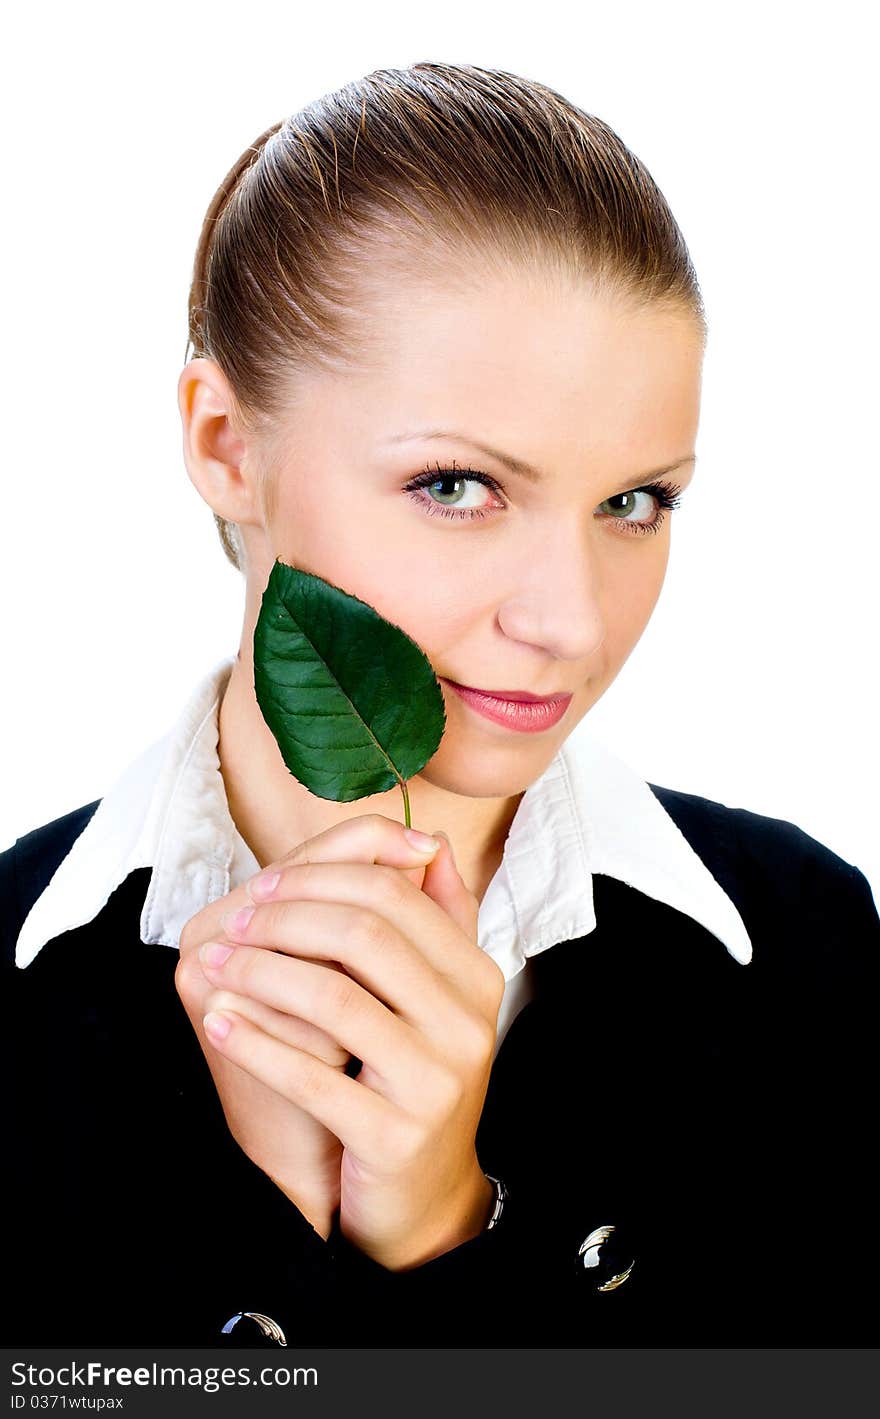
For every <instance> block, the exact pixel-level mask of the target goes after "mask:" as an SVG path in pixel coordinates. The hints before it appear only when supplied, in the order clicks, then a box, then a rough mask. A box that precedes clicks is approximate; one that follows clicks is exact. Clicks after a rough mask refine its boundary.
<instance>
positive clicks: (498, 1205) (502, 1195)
mask: <svg viewBox="0 0 880 1419" xmlns="http://www.w3.org/2000/svg"><path fill="white" fill-rule="evenodd" d="M486 1177H487V1178H488V1179H489V1181H490V1183H494V1184H495V1207H494V1209H493V1212H492V1216H491V1217H490V1218H489V1221H488V1223H487V1225H486V1231H487V1232H491V1230H492V1228H493V1227H495V1226H497V1225H498V1221H499V1219H500V1217H501V1213H502V1212H503V1210H504V1203H505V1200H506V1198H507V1188H506V1187H505V1185H504V1183H503V1182H502V1181H501V1179H500V1178H493V1176H492V1174H491V1173H486Z"/></svg>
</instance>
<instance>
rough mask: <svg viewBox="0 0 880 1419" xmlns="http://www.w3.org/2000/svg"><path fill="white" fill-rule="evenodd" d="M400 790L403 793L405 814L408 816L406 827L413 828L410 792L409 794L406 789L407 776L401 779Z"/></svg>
mask: <svg viewBox="0 0 880 1419" xmlns="http://www.w3.org/2000/svg"><path fill="white" fill-rule="evenodd" d="M400 791H401V793H402V794H403V811H404V815H405V817H406V827H408V828H411V827H412V818H411V817H410V812H409V794H408V793H407V791H406V779H405V778H402V779H401V780H400Z"/></svg>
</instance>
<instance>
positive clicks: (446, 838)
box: [435, 828, 455, 866]
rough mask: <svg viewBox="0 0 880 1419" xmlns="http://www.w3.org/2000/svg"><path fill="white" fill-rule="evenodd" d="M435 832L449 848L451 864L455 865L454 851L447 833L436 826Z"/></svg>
mask: <svg viewBox="0 0 880 1419" xmlns="http://www.w3.org/2000/svg"><path fill="white" fill-rule="evenodd" d="M435 832H436V834H437V836H438V838H442V839H443V841H444V842H445V844H446V846H447V847H448V848H449V856H450V857H451V858H452V863H453V866H455V853H454V852H453V851H452V843H451V842H450V841H449V836H448V834H446V833H444V832H442V831H441V830H440V829H439V828H436V829H435Z"/></svg>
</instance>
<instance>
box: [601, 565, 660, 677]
mask: <svg viewBox="0 0 880 1419" xmlns="http://www.w3.org/2000/svg"><path fill="white" fill-rule="evenodd" d="M634 551H635V552H636V553H638V555H634V556H632V557H629V558H624V559H623V560H618V561H616V562H615V563H614V567H613V570H612V572H611V573H610V575H609V576H608V579H607V580H606V582H605V586H604V598H603V599H604V603H605V606H604V611H605V625H606V627H607V634H608V640H609V642H610V644H611V646H612V647H613V654H614V655H615V657H616V658H618V659H619V658H620V656H621V655H623V656H625V655H627V654H628V653H629V651H630V650H631V649H632V648H633V646H634V645H635V643H636V641H637V640H638V639H639V637H640V636H641V634H642V632H643V631H644V629H645V627H646V626H647V624H648V621H649V620H650V619H651V616H652V614H653V611H654V608H655V606H656V605H657V601H658V599H659V597H660V592H661V590H662V588H663V581H664V577H665V575H666V566H667V562H668V558H669V548H668V543H664V544H661V545H660V546H658V547H651V548H648V547H638V548H635V549H634Z"/></svg>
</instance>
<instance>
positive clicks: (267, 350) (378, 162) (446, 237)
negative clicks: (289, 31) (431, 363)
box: [186, 63, 706, 570]
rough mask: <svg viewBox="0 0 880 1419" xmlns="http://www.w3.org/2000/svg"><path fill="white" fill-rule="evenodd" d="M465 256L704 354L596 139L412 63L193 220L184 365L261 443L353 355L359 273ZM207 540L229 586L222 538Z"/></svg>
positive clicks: (568, 117)
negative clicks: (569, 286)
mask: <svg viewBox="0 0 880 1419" xmlns="http://www.w3.org/2000/svg"><path fill="white" fill-rule="evenodd" d="M463 253H464V254H468V253H472V254H473V255H474V256H476V257H479V258H481V259H483V260H486V259H493V258H494V257H500V258H509V259H512V260H514V261H517V262H519V263H521V264H526V265H533V264H537V263H540V262H544V263H547V262H549V263H551V264H557V265H558V266H559V267H560V268H562V269H564V270H568V271H571V272H572V273H573V274H575V275H578V276H583V277H586V278H588V279H590V280H592V281H593V282H594V283H595V284H596V285H597V286H598V287H602V288H605V289H610V290H613V291H614V292H615V293H616V294H620V295H622V296H624V297H627V298H632V299H633V300H634V301H636V302H638V303H639V304H647V303H649V302H661V303H665V304H669V305H671V306H678V307H684V308H685V309H686V310H688V311H690V312H691V313H692V314H693V316H694V317H695V319H696V322H697V325H698V327H699V330H700V333H701V336H702V338H703V339H704V340H705V335H706V320H705V311H704V307H703V302H702V298H701V294H700V289H699V284H698V281H697V277H696V273H695V271H694V268H693V265H692V263H691V259H690V256H689V254H688V250H687V247H686V245H685V242H684V238H683V237H682V234H681V232H680V230H679V228H678V225H677V223H676V221H675V219H674V217H673V215H672V213H671V211H670V209H669V206H668V204H667V202H666V200H665V198H664V197H663V195H662V193H661V192H660V190H659V188H658V187H657V185H656V183H655V182H654V180H653V178H652V177H651V175H650V173H649V172H648V171H647V169H646V168H645V167H644V165H643V164H642V163H641V162H640V160H639V159H638V158H637V157H635V155H634V154H633V153H631V152H630V150H629V149H628V148H627V147H626V145H625V144H624V143H623V141H622V140H621V139H620V138H619V137H618V136H617V134H616V133H614V131H613V130H612V129H611V128H609V127H608V125H607V124H606V123H603V122H602V120H601V119H599V118H596V117H594V116H593V115H592V114H589V113H585V112H584V111H583V110H582V109H580V108H578V107H576V105H575V104H573V103H570V102H569V101H568V100H567V99H565V98H563V97H562V95H561V94H558V93H557V92H556V91H555V90H553V89H550V88H548V87H547V86H546V85H544V84H540V83H538V82H537V81H535V80H530V79H525V78H521V77H520V76H518V75H516V74H510V73H507V72H506V71H504V70H499V69H482V68H478V67H476V66H473V65H467V64H440V63H418V64H412V65H410V66H409V67H408V68H405V69H377V70H375V71H374V72H373V73H371V74H367V75H366V76H365V77H364V78H362V79H358V80H355V81H354V82H352V83H350V84H346V85H344V86H343V87H342V88H340V89H337V90H336V91H335V92H333V93H330V94H327V95H325V96H324V97H323V98H319V99H316V100H314V102H312V103H310V104H308V105H307V106H306V107H305V108H303V109H301V110H300V111H299V112H298V113H296V114H294V115H292V116H291V117H289V118H286V119H284V120H282V121H281V122H279V123H275V124H273V125H272V127H271V128H268V129H266V131H265V132H264V133H262V134H261V135H260V136H259V138H257V139H256V140H255V141H254V142H253V143H251V144H250V145H249V146H248V147H247V148H246V149H245V151H244V152H243V153H242V155H241V157H240V158H239V159H238V161H237V162H236V163H235V164H234V165H233V167H232V168H231V169H230V171H229V172H228V173H227V175H226V177H225V178H224V180H223V182H222V183H221V184H220V187H219V188H218V189H217V192H216V193H215V195H214V197H213V199H212V201H211V204H210V206H209V208H208V211H207V213H206V215H205V219H204V223H203V226H202V232H201V236H200V239H199V243H198V248H197V251H196V256H195V262H194V267H193V277H192V284H191V288H190V296H189V340H188V343H187V356H186V358H190V354H189V351H190V347H192V357H193V358H195V357H198V356H203V357H206V358H210V359H213V360H215V361H216V362H217V364H218V365H219V366H220V368H221V369H222V370H223V372H224V374H225V375H226V377H227V379H228V380H229V383H230V386H231V389H232V391H233V396H234V400H235V414H236V416H237V418H238V420H239V422H240V426H241V427H242V428H243V429H245V430H253V431H256V432H258V433H260V434H263V435H266V436H268V437H269V438H271V434H272V431H273V429H274V428H276V427H277V420H278V418H279V415H280V414H281V413H282V410H283V409H284V407H285V402H287V401H288V400H289V388H290V381H291V377H292V376H295V374H296V372H297V371H298V370H300V371H304V370H309V369H314V368H316V367H321V366H325V367H328V368H332V369H334V370H338V369H340V368H346V367H350V366H351V365H352V363H353V362H354V361H355V360H356V359H358V358H362V357H364V356H365V355H366V354H367V352H368V348H369V344H370V339H371V334H373V335H377V333H378V332H377V326H376V322H373V323H372V325H371V324H370V323H369V322H368V321H367V320H366V319H364V316H363V310H362V309H361V310H359V304H360V305H361V306H362V305H363V295H364V292H365V290H366V289H367V287H368V284H369V278H370V271H371V264H372V269H373V270H375V269H376V258H377V256H379V257H380V258H381V262H382V265H383V269H385V270H387V268H388V264H389V263H391V264H392V265H395V266H396V267H397V269H399V270H401V271H403V272H412V271H417V272H418V273H419V274H420V275H422V276H424V275H425V274H427V273H428V272H429V271H430V270H431V269H432V263H436V266H437V269H440V266H441V263H442V262H443V261H444V260H447V261H448V258H449V257H458V258H459V260H460V258H461V256H462V254H463ZM359 298H360V300H359ZM270 496H271V489H270ZM215 522H216V524H217V528H218V531H219V534H220V540H221V543H222V545H223V549H224V551H225V553H226V555H227V557H228V558H229V560H230V562H232V564H233V566H235V567H237V568H238V569H239V570H242V569H243V567H242V557H241V548H240V542H239V539H238V529H237V527H236V526H235V524H230V523H228V522H227V521H226V520H225V519H223V518H221V517H219V516H218V515H217V514H215Z"/></svg>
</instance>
